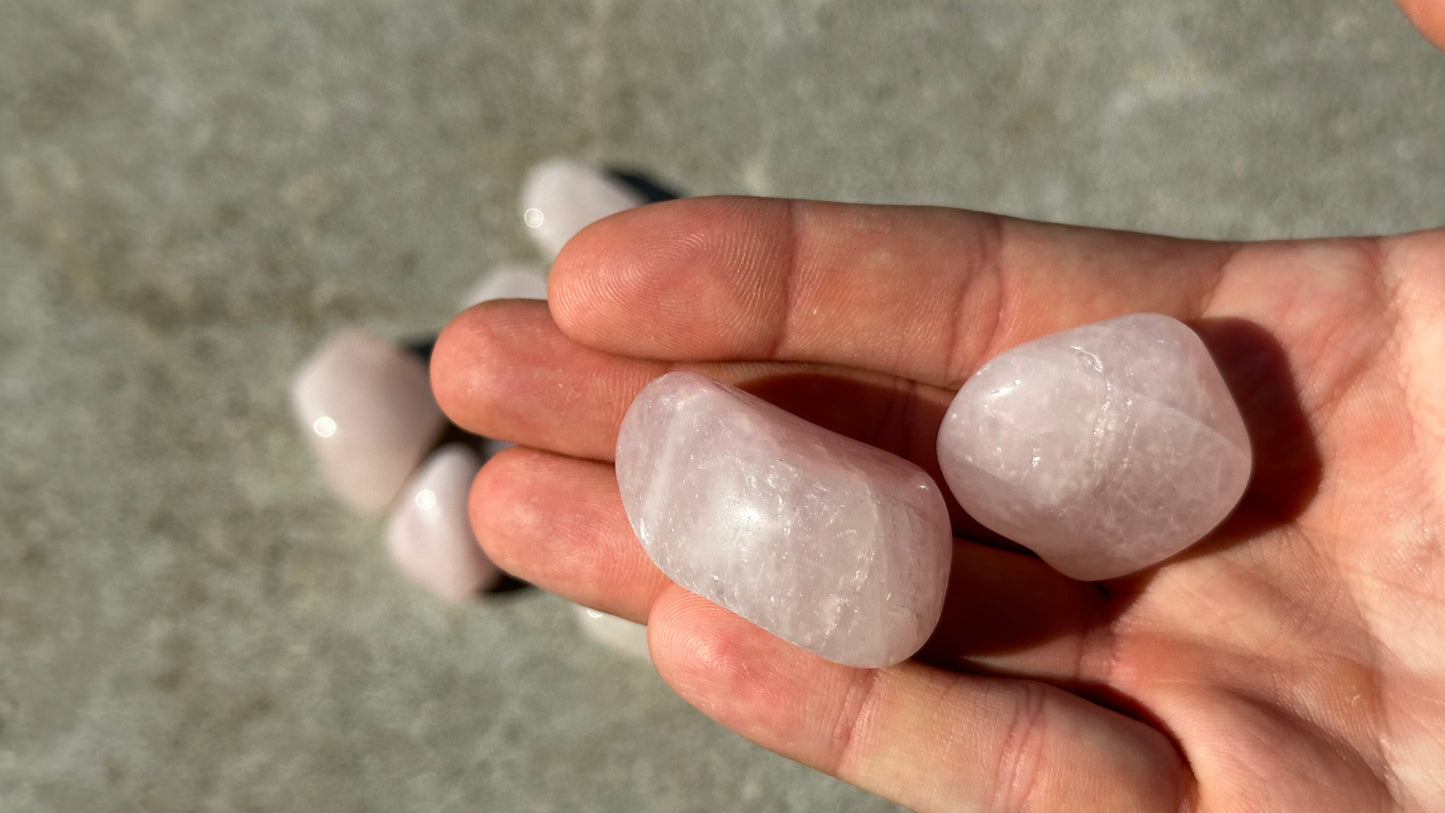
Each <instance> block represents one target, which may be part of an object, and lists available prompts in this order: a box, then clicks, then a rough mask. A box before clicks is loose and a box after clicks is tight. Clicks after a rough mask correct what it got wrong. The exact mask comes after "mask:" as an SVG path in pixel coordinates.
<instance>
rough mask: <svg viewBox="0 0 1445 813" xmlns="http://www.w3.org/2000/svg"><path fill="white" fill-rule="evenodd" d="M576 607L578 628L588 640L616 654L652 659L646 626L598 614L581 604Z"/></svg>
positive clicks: (605, 614)
mask: <svg viewBox="0 0 1445 813" xmlns="http://www.w3.org/2000/svg"><path fill="white" fill-rule="evenodd" d="M575 606H576V608H577V610H576V612H577V626H579V627H581V628H582V634H583V635H585V636H587V638H588V639H590V640H592V641H595V642H597V643H599V644H602V645H603V646H605V647H607V648H608V649H611V650H613V651H614V652H620V653H622V654H624V655H630V656H632V657H634V658H641V659H643V660H651V659H652V654H651V653H650V652H649V651H648V649H647V625H646V624H638V623H636V622H633V621H628V620H627V619H625V618H618V617H617V616H615V615H608V614H607V613H603V612H598V611H597V610H594V609H592V608H590V607H583V606H582V605H581V604H578V605H575Z"/></svg>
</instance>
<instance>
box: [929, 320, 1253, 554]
mask: <svg viewBox="0 0 1445 813" xmlns="http://www.w3.org/2000/svg"><path fill="white" fill-rule="evenodd" d="M938 459H939V463H940V465H941V466H942V468H943V475H944V479H946V480H947V481H948V485H949V488H950V489H952V491H953V494H954V496H956V497H957V498H958V501H959V503H960V504H962V506H963V508H964V510H965V511H967V512H968V513H969V514H970V515H971V516H973V518H974V519H977V520H978V521H979V522H981V523H983V524H984V525H986V526H988V527H989V528H991V529H993V530H994V531H997V532H998V533H1000V534H1003V535H1004V536H1006V537H1008V538H1009V539H1012V540H1014V541H1015V542H1018V543H1019V544H1021V545H1024V546H1026V547H1028V548H1030V549H1031V550H1033V551H1034V552H1035V553H1037V554H1038V555H1039V556H1041V557H1042V558H1043V559H1044V561H1046V562H1048V563H1049V564H1050V565H1051V566H1053V567H1054V568H1055V569H1056V570H1058V571H1060V572H1061V573H1064V574H1065V575H1068V576H1071V577H1073V578H1076V579H1082V580H1098V579H1109V578H1114V577H1116V576H1122V575H1125V574H1127V573H1132V572H1134V571H1136V570H1139V569H1141V568H1145V567H1148V566H1150V565H1153V564H1155V563H1157V562H1160V561H1163V560H1164V559H1167V558H1169V557H1170V556H1173V555H1174V554H1176V553H1178V552H1180V551H1181V550H1183V549H1184V548H1186V547H1188V546H1189V545H1191V544H1193V543H1194V542H1196V541H1197V540H1199V539H1200V538H1201V537H1203V536H1204V535H1205V534H1207V533H1209V531H1210V530H1211V529H1213V528H1214V527H1215V526H1216V525H1218V524H1219V522H1220V521H1221V520H1223V519H1224V518H1225V516H1227V515H1228V514H1229V512H1230V511H1231V510H1233V508H1234V505H1235V503H1237V502H1238V501H1239V498H1240V496H1241V495H1243V493H1244V489H1245V485H1246V484H1247V483H1248V482H1249V473H1250V468H1251V465H1252V461H1253V456H1252V454H1251V451H1250V445H1249V437H1248V435H1247V433H1246V432H1245V427H1244V421H1243V420H1242V419H1241V418H1240V415H1239V409H1238V408H1237V407H1236V406H1235V404H1234V399H1233V398H1232V397H1231V395H1230V393H1229V389H1228V387H1227V386H1226V385H1225V383H1224V379H1223V377H1222V376H1221V375H1220V373H1219V369H1218V368H1217V367H1216V366H1215V364H1214V361H1213V359H1211V358H1210V356H1209V351H1208V350H1207V349H1206V348H1205V346H1204V343H1203V342H1202V341H1200V339H1199V337H1198V336H1197V335H1195V333H1194V331H1192V330H1190V329H1189V328H1188V327H1187V326H1185V325H1184V324H1183V323H1181V322H1179V321H1177V320H1175V319H1171V318H1169V317H1167V316H1161V315H1159V314H1151V313H1141V314H1134V315H1131V316H1124V317H1121V318H1118V319H1112V320H1109V321H1107V322H1099V323H1097V324H1092V325H1085V326H1083V327H1077V328H1073V329H1071V330H1065V331H1063V332H1061V333H1055V334H1053V335H1051V336H1045V337H1043V338H1041V339H1036V340H1034V341H1031V342H1028V343H1027V344H1023V345H1019V346H1018V347H1015V348H1013V349H1012V350H1009V351H1008V352H1006V353H1003V354H1002V355H1000V356H998V357H996V358H994V359H993V360H992V361H990V362H988V363H987V364H985V365H984V366H983V368H982V369H980V370H979V371H978V372H977V373H975V374H974V376H973V377H972V378H970V379H969V380H968V381H967V382H965V383H964V385H963V387H962V388H961V389H960V390H959V391H958V395H957V397H955V398H954V400H953V404H952V405H951V406H950V407H949V410H948V414H947V415H946V417H945V418H944V420H943V426H942V427H941V428H940V429H939V433H938Z"/></svg>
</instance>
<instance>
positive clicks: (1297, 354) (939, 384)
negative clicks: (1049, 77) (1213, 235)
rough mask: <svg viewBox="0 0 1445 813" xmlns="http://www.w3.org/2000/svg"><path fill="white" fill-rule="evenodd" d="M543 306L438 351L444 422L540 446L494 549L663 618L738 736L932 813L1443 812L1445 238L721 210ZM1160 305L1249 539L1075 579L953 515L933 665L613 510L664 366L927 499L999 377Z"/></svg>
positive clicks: (502, 496) (1233, 535) (559, 276)
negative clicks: (764, 623) (1200, 374)
mask: <svg viewBox="0 0 1445 813" xmlns="http://www.w3.org/2000/svg"><path fill="white" fill-rule="evenodd" d="M548 307H549V306H548V304H544V303H525V302H499V303H490V304H487V305H482V306H479V307H477V308H474V309H472V310H470V311H468V312H467V313H466V314H464V315H462V316H461V317H459V318H458V319H457V320H456V321H455V322H454V323H453V324H452V325H451V326H450V327H448V328H447V330H446V331H445V332H444V333H443V335H442V337H441V339H440V340H439V342H438V345H437V349H436V354H435V356H434V361H433V384H434V386H435V388H436V391H437V395H438V397H439V399H440V401H441V403H442V405H443V407H444V408H445V409H446V410H447V411H448V412H449V413H450V414H451V416H452V417H453V419H454V420H456V421H458V422H459V423H460V424H461V425H463V426H465V427H467V428H469V429H473V430H475V431H478V432H481V433H484V434H487V435H489V436H494V437H500V438H504V439H507V440H512V441H516V442H518V443H521V444H524V446H525V448H523V447H518V448H514V449H511V450H509V451H507V452H504V453H503V454H501V455H499V456H497V457H496V458H494V459H493V460H492V461H491V462H489V463H488V464H487V466H486V467H485V468H484V469H483V471H482V474H481V475H480V477H479V478H478V483H477V485H476V487H475V488H474V490H473V494H472V515H473V520H474V523H475V525H476V528H477V532H478V537H479V538H480V539H481V540H482V542H483V546H484V547H485V548H486V551H487V553H488V554H489V555H490V556H491V557H492V558H493V559H494V560H495V561H496V562H497V563H499V564H500V565H501V566H503V567H504V568H506V569H507V570H509V571H511V572H513V573H515V574H516V575H518V576H520V577H522V578H524V579H527V580H529V581H532V582H534V583H536V584H537V585H539V586H541V587H543V588H546V589H549V590H552V591H555V592H557V593H560V594H562V595H564V596H566V597H568V598H570V599H572V600H574V601H578V602H580V603H583V604H586V605H589V606H592V607H595V608H598V609H600V610H604V611H606V612H610V613H614V614H617V615H621V616H624V617H627V618H631V619H634V620H639V621H641V620H646V621H648V622H649V627H650V631H649V641H650V647H651V651H652V656H653V659H654V662H655V663H656V665H657V668H658V670H659V671H660V672H661V674H662V676H663V678H664V679H665V680H666V681H667V682H668V683H669V684H670V685H671V686H672V687H673V688H674V689H676V690H677V691H678V692H679V693H680V694H681V695H682V696H683V697H684V698H686V699H687V700H689V701H690V702H692V703H693V704H694V705H696V706H697V707H698V708H700V709H701V710H702V711H704V712H705V713H707V714H709V715H710V716H712V717H713V718H714V719H716V720H718V721H719V722H721V723H722V724H724V725H726V726H728V727H729V728H732V729H733V730H735V731H737V732H739V733H741V734H742V735H744V736H746V737H748V738H750V739H752V740H754V741H756V742H758V743H760V744H762V745H764V746H766V747H768V748H771V749H773V750H775V751H777V752H779V753H782V754H784V755H787V756H789V757H792V758H794V759H797V760H799V761H802V762H804V763H807V764H809V765H812V766H814V767H816V768H818V769H820V770H824V771H827V772H829V773H832V774H835V775H837V776H839V777H841V778H843V779H845V780H847V781H849V782H852V783H854V784H856V785H859V786H861V787H863V788H865V789H868V790H870V791H873V792H875V793H878V794H880V795H883V796H886V797H888V798H891V799H894V800H897V801H899V802H901V803H903V804H905V805H908V806H910V807H914V808H918V809H923V810H936V809H957V808H960V807H962V808H982V809H999V810H1014V809H1024V808H1028V809H1039V810H1054V809H1058V810H1082V809H1100V810H1112V811H1117V810H1126V809H1150V810H1154V809H1163V808H1174V807H1190V808H1195V809H1249V810H1260V809H1289V810H1312V811H1313V810H1336V809H1338V810H1352V811H1353V810H1366V809H1376V808H1380V807H1385V806H1389V805H1391V804H1398V805H1403V806H1411V807H1416V808H1428V807H1430V806H1432V805H1435V804H1438V803H1439V800H1441V799H1445V735H1442V732H1445V551H1442V548H1441V539H1440V535H1441V533H1442V532H1445V459H1442V456H1441V454H1440V453H1441V450H1442V443H1441V441H1442V438H1445V331H1442V330H1441V325H1442V324H1445V231H1433V232H1424V233H1419V234H1413V235H1406V236H1400V237H1391V238H1383V239H1350V240H1321V241H1307V242H1290V243H1259V244H1221V243H1205V242H1191V241H1182V240H1173V239H1166V238H1159V237H1149V236H1142V235H1132V234H1124V233H1116V232H1106V231H1097V230H1088V229H1079V228H1071V227H1061V226H1048V225H1041V224H1036V223H1029V222H1023V221H1016V220H1009V219H1004V218H1000V217H994V216H989V215H981V214H974V213H967V212H959V211H952V210H942V209H923V208H902V207H864V206H846V205H838V204H824V203H801V202H795V203H790V202H786V201H777V200H761V199H726V198H720V199H694V200H685V201H676V202H672V203H666V204H659V205H656V206H651V207H646V208H644V209H640V210H634V211H632V212H626V213H623V214H620V215H617V216H615V217H613V218H609V219H608V220H605V221H603V222H601V223H599V224H596V225H594V226H593V227H591V228H589V229H588V230H586V231H584V232H583V233H582V234H580V235H578V237H576V238H575V239H574V240H573V241H572V242H571V243H570V244H569V245H568V246H567V248H566V249H565V250H564V251H563V253H562V255H561V256H560V257H559V258H558V261H557V263H556V265H555V266H554V268H553V272H552V283H551V302H550V309H551V310H550V313H549V310H548ZM1138 311H1155V312H1159V313H1165V314H1169V315H1172V316H1175V317H1177V318H1180V319H1182V320H1184V321H1186V322H1188V323H1190V324H1191V325H1193V326H1195V327H1196V329H1197V330H1198V331H1199V332H1200V334H1201V335H1202V336H1203V337H1204V339H1205V341H1206V344H1208V345H1209V346H1210V348H1211V351H1212V352H1213V353H1214V354H1215V356H1216V359H1217V360H1218V361H1219V362H1220V366H1221V369H1222V370H1223V372H1224V374H1225V377H1226V379H1227V381H1228V382H1229V384H1230V387H1231V389H1232V391H1233V392H1234V394H1235V397H1236V399H1237V400H1238V402H1239V403H1240V406H1241V410H1242V412H1243V414H1244V416H1245V419H1246V423H1247V424H1248V425H1249V429H1250V434H1251V440H1252V443H1253V444H1254V447H1255V460H1256V464H1255V471H1254V475H1253V479H1252V481H1251V485H1250V488H1249V490H1248V491H1247V493H1246V496H1245V498H1244V500H1243V501H1242V503H1241V504H1240V506H1239V508H1238V509H1237V510H1236V512H1235V514H1234V515H1233V516H1232V517H1231V519H1230V520H1228V521H1227V522H1226V523H1225V525H1224V526H1222V527H1221V528H1220V529H1218V530H1217V531H1216V532H1215V533H1214V534H1212V535H1211V536H1210V537H1209V538H1208V539H1207V540H1205V541H1204V542H1202V543H1200V544H1199V545H1197V546H1195V548H1193V549H1191V550H1190V551H1188V552H1186V553H1185V554H1183V555H1181V556H1179V557H1176V558H1175V559H1174V560H1172V561H1170V562H1167V563H1165V564H1164V565H1162V566H1160V567H1158V568H1156V569H1153V570H1151V571H1147V572H1144V573H1141V574H1137V575H1135V576H1132V577H1129V578H1125V579H1120V580H1115V581H1112V582H1108V583H1105V584H1100V585H1094V584H1085V583H1080V582H1074V581H1071V580H1068V579H1066V578H1064V577H1062V576H1060V575H1058V574H1057V573H1055V572H1054V571H1052V570H1050V569H1049V568H1048V567H1047V566H1045V565H1043V564H1042V563H1041V562H1040V561H1039V560H1038V559H1036V558H1034V557H1032V556H1030V555H1028V554H1026V553H1021V552H1017V551H1016V550H1010V549H1008V546H1007V543H1006V542H1003V541H1002V540H997V539H995V538H992V537H990V536H989V535H988V534H987V533H985V532H983V531H982V529H980V528H979V527H978V526H976V525H973V524H972V523H970V522H969V521H968V519H967V517H965V516H963V515H962V514H961V512H959V511H958V510H957V506H956V505H955V506H952V508H953V510H954V512H955V528H956V531H957V532H958V533H959V535H960V537H961V538H960V539H958V540H957V542H956V545H955V555H954V558H955V564H954V568H953V572H952V576H951V580H950V587H949V599H948V603H947V605H946V607H945V610H944V620H943V622H942V624H941V625H940V627H939V630H938V632H937V633H936V634H935V636H934V638H933V640H932V641H931V642H930V644H929V645H928V646H927V647H926V648H925V650H924V652H923V653H921V655H920V660H919V661H912V662H907V663H904V664H901V665H899V666H897V667H894V668H891V669H885V670H876V671H873V670H861V669H854V668H848V667H843V666H839V665H837V664H833V663H830V662H827V661H824V660H821V659H819V658H817V657H815V656H813V655H810V654H808V653H806V652H803V651H801V650H798V649H796V648H794V647H792V646H790V645H788V644H786V643H784V642H783V641H781V640H779V639H777V638H774V637H773V636H771V635H769V634H767V633H765V632H763V631H761V630H759V629H758V628H756V627H754V626H752V625H751V624H749V623H748V622H746V621H743V620H742V619H741V618H739V617H737V616H735V615H733V614H732V613H730V612H728V611H726V610H724V609H722V608H720V607H717V606H715V605H713V604H711V603H709V602H707V601H705V600H703V599H701V598H699V597H697V596H695V595H693V594H691V593H688V592H687V591H685V590H682V589H681V588H679V587H677V586H676V585H673V584H671V583H670V582H669V581H668V580H667V579H666V578H665V577H664V576H663V575H662V574H661V573H660V572H658V570H657V569H656V568H655V567H654V566H653V565H652V563H651V562H650V561H649V560H648V559H647V557H646V555H645V554H644V553H643V551H642V548H641V546H640V545H639V543H638V542H637V541H636V539H635V537H634V536H633V533H632V530H631V528H630V527H629V525H628V522H627V520H626V517H625V516H624V514H623V512H622V507H621V504H620V502H619V499H618V494H617V486H616V482H615V479H614V477H613V472H612V467H611V465H610V463H609V462H608V461H609V460H610V458H611V455H612V450H613V446H614V443H615V441H616V433H617V428H618V424H619V422H620V421H621V418H622V415H623V413H624V411H625V410H626V408H627V406H628V404H629V403H630V402H631V400H632V397H633V396H634V395H635V394H636V393H637V392H638V391H639V390H640V389H641V388H642V387H643V386H644V385H645V384H646V383H647V382H648V381H650V380H651V379H653V378H655V377H657V376H658V375H661V374H662V373H664V372H666V371H668V370H671V369H676V368H678V367H687V368H690V369H697V370H700V371H702V372H705V373H707V374H708V375H710V376H713V377H715V378H718V379H720V380H724V381H729V382H732V383H738V384H741V385H743V386H746V387H748V388H750V389H753V390H754V391H755V392H759V393H761V394H763V395H765V396H766V397H768V398H770V399H772V400H775V401H777V402H779V403H781V404H783V405H784V406H786V407H788V408H789V409H792V410H793V411H796V412H799V413H800V414H803V415H804V416H805V417H808V418H810V419H811V420H814V421H815V422H818V423H821V424H823V425H826V426H828V427H830V428H833V429H835V430H838V431H841V432H843V433H844V434H848V435H852V436H854V437H858V438H861V439H863V440H865V441H868V442H870V443H873V444H875V445H878V446H881V447H883V448H885V449H888V450H890V451H893V452H895V453H898V454H901V455H903V456H905V457H908V458H910V459H912V460H914V461H916V462H918V463H919V464H920V465H922V466H924V468H926V469H928V470H930V471H931V472H934V473H935V475H936V473H937V470H938V466H937V460H936V458H935V456H934V438H935V434H936V431H937V428H938V425H939V421H940V419H941V416H942V414H943V411H944V409H945V408H946V406H947V404H948V401H949V399H950V396H951V394H952V392H953V391H954V390H955V389H956V388H957V387H958V385H959V384H960V382H962V381H963V380H964V379H965V378H967V376H968V375H969V374H970V373H972V372H973V371H974V370H976V369H977V368H978V367H979V366H981V365H982V364H983V363H984V362H985V361H986V360H988V359H989V358H990V357H992V356H994V355H996V354H997V353H999V352H1000V351H1002V350H1004V349H1006V348H1008V347H1012V346H1014V345H1016V344H1019V343H1020V342H1023V341H1027V340H1029V339H1032V338H1035V337H1038V336H1041V335H1044V334H1047V333H1051V332H1054V331H1057V330H1061V329H1064V328H1067V327H1070V326H1073V325H1077V324H1083V323H1086V322H1092V321H1097V320H1101V319H1106V318H1110V317H1113V316H1118V315H1121V314H1125V313H1131V312H1138ZM974 540H978V541H974Z"/></svg>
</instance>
